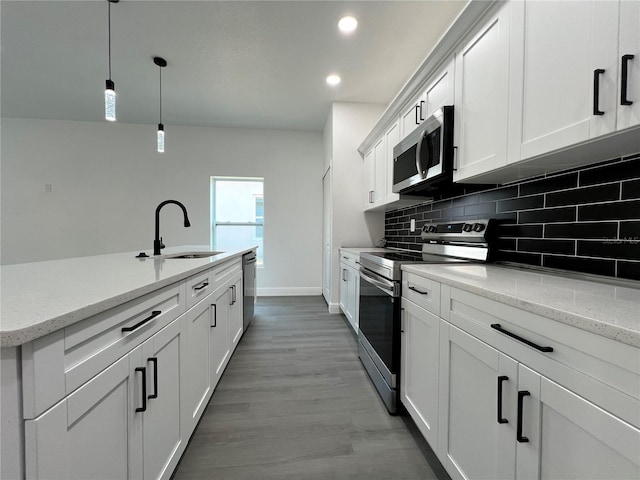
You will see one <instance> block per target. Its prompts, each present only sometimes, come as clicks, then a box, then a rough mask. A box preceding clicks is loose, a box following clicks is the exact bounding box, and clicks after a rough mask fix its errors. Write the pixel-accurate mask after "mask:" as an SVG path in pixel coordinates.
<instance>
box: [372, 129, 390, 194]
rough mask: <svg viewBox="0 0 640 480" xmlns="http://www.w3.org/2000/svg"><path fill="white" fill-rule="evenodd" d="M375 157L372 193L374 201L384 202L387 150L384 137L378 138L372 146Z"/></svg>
mask: <svg viewBox="0 0 640 480" xmlns="http://www.w3.org/2000/svg"><path fill="white" fill-rule="evenodd" d="M373 150H374V155H375V158H376V161H375V163H376V182H375V185H376V188H375V192H374V194H373V196H374V198H373V201H374V203H378V204H380V203H384V200H385V197H386V193H387V190H388V188H387V152H386V149H385V137H384V136H383V137H382V138H380V139H379V140H378V141H377V142H376V143H375V145H374V147H373Z"/></svg>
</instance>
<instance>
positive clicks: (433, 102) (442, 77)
mask: <svg viewBox="0 0 640 480" xmlns="http://www.w3.org/2000/svg"><path fill="white" fill-rule="evenodd" d="M453 68H454V63H453V60H452V61H451V62H449V63H448V64H447V66H446V67H445V68H444V70H442V71H441V72H439V73H438V74H437V75H436V76H435V77H434V80H433V81H432V82H431V83H430V84H429V86H428V87H427V89H426V90H425V92H424V98H425V105H426V113H425V115H424V117H425V118H429V117H430V116H431V115H433V113H434V112H435V111H436V110H438V109H439V108H442V107H444V106H445V105H453V104H454V102H453V98H454V83H453Z"/></svg>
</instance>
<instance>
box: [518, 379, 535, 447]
mask: <svg viewBox="0 0 640 480" xmlns="http://www.w3.org/2000/svg"><path fill="white" fill-rule="evenodd" d="M529 395H531V394H530V393H529V392H528V391H527V390H521V391H519V392H518V425H517V428H516V430H517V431H516V438H517V439H518V441H519V442H520V443H527V442H528V441H529V439H528V438H527V437H525V436H523V435H522V411H523V410H524V397H528V396H529Z"/></svg>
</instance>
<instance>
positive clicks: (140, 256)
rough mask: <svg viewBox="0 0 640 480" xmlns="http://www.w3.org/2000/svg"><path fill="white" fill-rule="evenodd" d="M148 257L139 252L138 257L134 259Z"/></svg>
mask: <svg viewBox="0 0 640 480" xmlns="http://www.w3.org/2000/svg"><path fill="white" fill-rule="evenodd" d="M148 257H149V255H147V254H146V253H144V252H140V253H139V254H138V255H136V258H148Z"/></svg>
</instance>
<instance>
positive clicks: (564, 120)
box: [511, 0, 637, 161]
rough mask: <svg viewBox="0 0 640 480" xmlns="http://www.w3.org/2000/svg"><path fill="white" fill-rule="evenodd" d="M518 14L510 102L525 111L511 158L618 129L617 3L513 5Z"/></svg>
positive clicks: (588, 1) (578, 0)
mask: <svg viewBox="0 0 640 480" xmlns="http://www.w3.org/2000/svg"><path fill="white" fill-rule="evenodd" d="M514 12H515V15H516V17H517V20H516V21H514V42H515V44H514V48H512V53H513V55H512V67H513V80H514V81H513V87H514V90H513V96H512V101H513V103H514V106H516V107H517V106H520V107H521V109H522V110H521V111H518V110H514V111H515V112H516V114H514V115H513V120H514V122H518V121H519V120H520V118H521V119H522V123H521V130H520V131H519V132H518V133H519V135H518V137H519V140H520V151H519V152H514V158H512V159H511V160H512V161H517V160H519V159H526V158H531V157H534V156H536V155H540V154H543V153H547V152H551V151H554V150H557V149H560V148H563V147H567V146H569V145H573V144H576V143H579V142H582V141H585V140H588V139H589V138H593V137H596V136H599V135H603V134H606V133H610V132H613V131H615V128H616V105H617V96H618V94H617V78H618V56H617V53H618V2H607V1H601V0H600V1H599V0H593V1H592V0H574V1H562V2H540V1H526V2H514ZM634 28H637V25H636V26H635V27H634ZM520 45H521V46H522V48H519V46H520ZM600 70H602V71H600ZM596 90H599V91H598V92H597V93H598V95H597V98H596ZM597 111H600V112H602V114H596V113H597Z"/></svg>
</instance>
